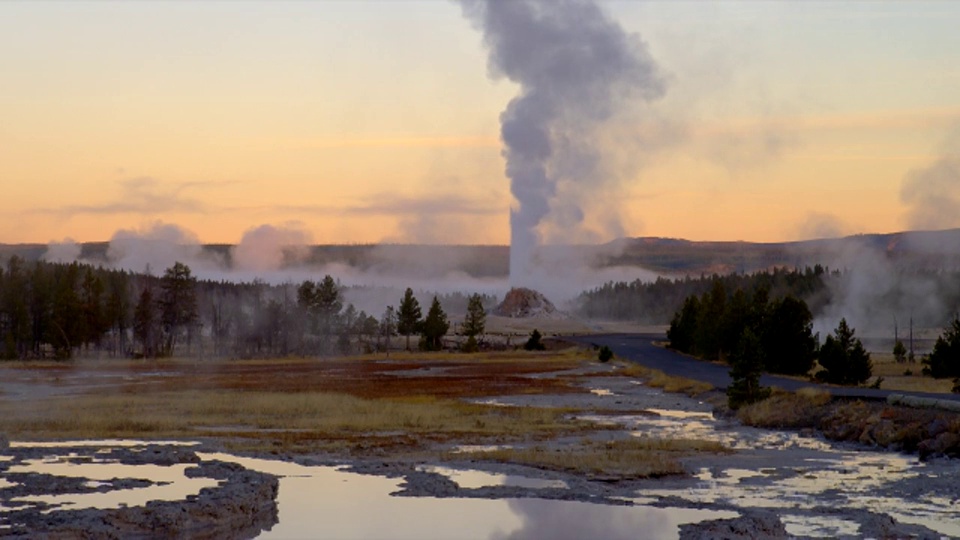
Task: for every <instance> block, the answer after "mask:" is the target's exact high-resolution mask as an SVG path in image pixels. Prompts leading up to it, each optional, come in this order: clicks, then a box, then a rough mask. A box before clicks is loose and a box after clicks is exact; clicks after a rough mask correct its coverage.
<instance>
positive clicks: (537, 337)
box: [523, 328, 547, 351]
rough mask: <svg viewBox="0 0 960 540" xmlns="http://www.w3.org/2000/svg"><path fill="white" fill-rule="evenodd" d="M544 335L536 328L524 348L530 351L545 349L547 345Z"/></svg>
mask: <svg viewBox="0 0 960 540" xmlns="http://www.w3.org/2000/svg"><path fill="white" fill-rule="evenodd" d="M542 340H543V335H542V334H540V331H539V330H537V329H536V328H534V329H533V332H531V333H530V338H529V339H527V342H526V343H524V344H523V348H524V349H525V350H528V351H543V350H546V348H547V347H546V346H545V345H544V344H543V341H542Z"/></svg>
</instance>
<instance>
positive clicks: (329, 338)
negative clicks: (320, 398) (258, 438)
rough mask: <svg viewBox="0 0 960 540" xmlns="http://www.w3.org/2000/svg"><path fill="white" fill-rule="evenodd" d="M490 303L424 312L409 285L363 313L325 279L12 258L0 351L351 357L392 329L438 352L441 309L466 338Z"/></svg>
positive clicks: (455, 297) (481, 299) (459, 299)
mask: <svg viewBox="0 0 960 540" xmlns="http://www.w3.org/2000/svg"><path fill="white" fill-rule="evenodd" d="M495 300H496V299H495V298H493V297H490V296H485V295H479V294H475V295H469V296H468V295H463V294H450V295H445V296H434V299H433V302H432V303H431V304H430V305H429V309H428V310H427V313H426V315H423V314H422V310H421V308H420V305H419V301H418V300H417V298H416V297H415V296H414V294H413V291H412V290H409V289H408V290H407V292H406V294H405V295H404V297H403V298H400V299H398V304H397V309H394V307H393V306H386V307H385V309H384V311H383V313H382V314H377V315H374V314H369V313H366V312H365V311H363V310H359V311H358V310H357V309H356V308H355V307H354V306H353V305H352V304H349V303H345V302H344V299H343V289H342V287H341V286H340V284H339V283H337V281H336V280H335V279H334V278H333V277H331V276H329V275H327V276H324V277H323V278H322V279H320V280H318V281H316V282H314V281H311V280H306V281H303V282H301V283H299V284H294V283H284V284H280V285H272V284H267V283H265V282H262V281H253V282H248V283H235V282H229V281H210V280H198V279H197V278H196V277H195V276H193V275H192V273H191V270H190V268H189V267H188V266H187V265H185V264H183V263H179V262H178V263H175V264H174V265H173V266H171V267H170V268H167V269H166V270H164V272H163V273H162V275H160V276H154V275H150V274H147V273H131V272H128V271H124V270H113V269H107V268H103V267H94V266H92V265H89V264H82V263H77V262H73V263H51V262H44V261H34V262H30V263H27V262H25V261H24V260H23V259H22V258H20V257H17V256H13V257H10V259H9V260H8V261H7V264H6V265H5V266H3V267H0V358H4V359H34V358H60V359H65V358H71V357H74V356H78V355H79V356H87V355H89V356H98V355H101V354H103V355H107V356H112V357H121V356H123V357H126V356H133V357H167V356H175V355H184V356H187V355H189V356H195V357H208V356H215V357H234V358H250V357H267V356H289V355H303V356H308V355H310V356H316V355H333V354H351V353H365V352H371V351H374V350H383V349H385V348H388V347H389V346H390V339H391V337H392V336H395V335H403V336H406V338H407V339H406V345H407V347H409V346H410V339H409V338H410V336H411V335H418V336H420V339H419V340H418V341H417V342H414V346H417V347H422V348H439V347H441V346H442V345H443V342H442V339H443V336H444V335H446V334H447V332H448V331H449V330H450V328H451V323H450V321H449V319H448V317H447V314H446V312H445V311H444V309H443V306H444V305H448V306H453V308H454V309H456V310H457V311H458V312H467V313H468V314H470V313H473V316H474V318H473V319H472V321H473V324H472V325H469V324H468V325H465V326H459V325H454V327H453V328H454V330H455V332H457V333H463V335H464V336H467V337H468V338H469V337H474V338H475V336H477V335H478V334H482V333H483V322H482V317H479V318H478V316H477V311H478V310H479V313H480V314H481V315H482V313H483V309H484V308H483V306H484V305H491V304H492V303H493V302H495ZM468 322H469V319H468ZM473 342H474V343H475V339H474V340H473Z"/></svg>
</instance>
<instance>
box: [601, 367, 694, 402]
mask: <svg viewBox="0 0 960 540" xmlns="http://www.w3.org/2000/svg"><path fill="white" fill-rule="evenodd" d="M619 365H620V366H621V369H620V370H618V371H617V373H619V374H621V375H624V376H627V377H636V378H638V379H643V380H644V382H645V383H646V384H647V385H648V386H652V387H654V388H660V389H662V390H663V391H664V392H673V393H678V394H686V395H688V396H690V397H696V396H699V395H701V394H704V393H706V392H709V391H711V390H713V385H712V384H710V383H707V382H703V381H698V380H696V379H688V378H686V377H677V376H674V375H667V374H666V373H664V372H663V371H660V370H659V369H651V368H648V367H644V366H641V365H640V364H636V363H633V362H620V363H619Z"/></svg>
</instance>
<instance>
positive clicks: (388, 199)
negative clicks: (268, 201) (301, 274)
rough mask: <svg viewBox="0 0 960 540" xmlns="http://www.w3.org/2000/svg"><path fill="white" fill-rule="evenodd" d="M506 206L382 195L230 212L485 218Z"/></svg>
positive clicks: (470, 199)
mask: <svg viewBox="0 0 960 540" xmlns="http://www.w3.org/2000/svg"><path fill="white" fill-rule="evenodd" d="M507 209H508V206H507V204H506V203H500V202H497V201H495V200H493V196H492V195H491V196H488V197H484V198H482V199H480V198H476V197H468V196H465V195H455V194H438V195H426V196H422V197H419V196H415V195H398V194H396V193H392V192H382V193H377V194H373V195H368V196H366V197H363V198H361V199H360V200H359V201H356V202H350V203H346V204H343V205H339V206H333V205H311V204H306V205H279V206H271V207H256V208H250V207H248V208H236V209H234V210H277V211H280V212H284V213H288V214H316V213H324V214H337V215H344V216H351V215H352V216H396V217H407V216H420V215H424V214H431V215H434V216H437V215H462V216H486V215H506V213H507Z"/></svg>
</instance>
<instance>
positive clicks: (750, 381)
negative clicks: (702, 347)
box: [727, 328, 770, 409]
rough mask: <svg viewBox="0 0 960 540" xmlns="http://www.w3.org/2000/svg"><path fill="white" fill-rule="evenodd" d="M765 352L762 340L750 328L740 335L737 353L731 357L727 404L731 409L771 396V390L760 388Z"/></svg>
mask: <svg viewBox="0 0 960 540" xmlns="http://www.w3.org/2000/svg"><path fill="white" fill-rule="evenodd" d="M763 359H764V352H763V346H762V344H761V342H760V338H759V337H757V335H756V334H754V333H753V331H752V330H751V329H749V328H745V329H744V330H743V333H742V334H741V335H740V341H739V343H738V345H737V348H736V351H735V352H734V354H732V355H731V358H730V363H731V367H732V369H731V370H730V378H731V379H732V380H731V383H730V386H729V387H728V388H727V403H728V404H729V406H730V408H731V409H739V408H740V407H741V406H743V405H749V404H750V403H756V402H757V401H761V400H764V399H766V398H767V397H769V396H770V389H769V388H766V387H762V386H760V375H761V374H762V373H763Z"/></svg>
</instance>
